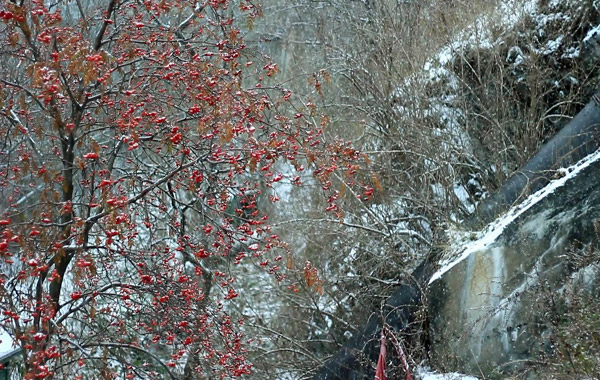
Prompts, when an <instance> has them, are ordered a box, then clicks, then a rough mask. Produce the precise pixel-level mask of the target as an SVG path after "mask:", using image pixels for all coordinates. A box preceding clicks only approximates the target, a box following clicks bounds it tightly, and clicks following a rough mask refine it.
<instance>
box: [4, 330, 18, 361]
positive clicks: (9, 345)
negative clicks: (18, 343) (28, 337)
mask: <svg viewBox="0 0 600 380" xmlns="http://www.w3.org/2000/svg"><path fill="white" fill-rule="evenodd" d="M16 349H17V348H16V347H15V346H14V341H13V339H12V337H11V336H10V335H9V334H8V333H7V332H6V331H1V332H0V357H3V356H5V355H7V354H10V353H11V352H13V351H14V350H16Z"/></svg>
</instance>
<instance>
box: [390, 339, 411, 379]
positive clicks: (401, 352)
mask: <svg viewBox="0 0 600 380" xmlns="http://www.w3.org/2000/svg"><path fill="white" fill-rule="evenodd" d="M384 333H387V334H389V336H390V337H391V338H392V343H393V344H394V347H396V351H398V356H400V360H402V366H403V367H404V372H406V380H413V378H412V376H411V375H410V370H409V368H408V361H407V360H406V355H404V350H403V349H402V345H401V344H400V342H398V339H396V337H395V336H394V334H393V333H392V332H390V331H389V330H388V329H384Z"/></svg>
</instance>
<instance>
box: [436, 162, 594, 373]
mask: <svg viewBox="0 0 600 380" xmlns="http://www.w3.org/2000/svg"><path fill="white" fill-rule="evenodd" d="M599 173H600V163H599V161H596V162H594V163H592V164H590V165H589V166H587V167H586V168H585V169H583V170H581V172H580V173H579V174H578V175H576V176H575V177H573V178H570V179H569V180H568V181H567V182H566V183H565V184H564V185H563V186H562V187H558V188H556V189H555V190H554V192H553V193H551V194H549V195H547V196H546V197H544V198H543V199H541V200H540V201H539V202H537V203H536V204H535V205H533V206H532V207H531V208H529V209H528V210H527V211H525V212H523V213H522V214H521V215H520V216H519V217H517V218H516V219H515V220H514V221H513V222H511V223H510V224H509V225H508V226H507V227H506V228H505V229H504V230H503V232H502V233H501V235H500V236H499V237H498V238H497V239H496V240H495V241H494V242H493V243H491V244H489V245H488V246H487V247H486V248H485V249H482V250H479V251H476V252H473V253H471V254H470V255H469V256H468V257H467V258H466V259H464V260H463V261H461V262H460V263H458V264H457V265H456V266H454V267H453V268H452V269H451V270H449V271H448V272H446V273H445V274H444V275H443V276H442V277H441V279H439V280H437V281H435V282H433V283H432V284H431V293H430V296H429V303H430V315H431V319H432V320H431V335H430V336H431V339H432V351H433V362H434V363H435V364H436V365H437V366H439V367H441V368H442V369H443V368H444V367H446V368H449V369H451V370H459V371H463V372H466V373H470V374H473V375H481V374H484V375H485V376H486V378H489V377H488V376H489V375H490V374H493V373H497V374H498V377H500V378H502V374H503V373H506V372H508V371H511V370H515V369H518V368H519V367H522V366H523V365H525V364H526V363H527V362H528V361H530V360H533V359H535V355H536V354H538V353H539V351H540V349H542V350H543V348H544V346H545V345H547V344H549V342H547V341H546V340H547V339H546V337H547V334H545V332H544V330H545V327H544V323H546V322H547V321H544V320H541V321H540V319H539V315H534V313H533V306H532V305H533V303H534V302H536V301H535V295H536V289H538V288H539V286H540V285H542V284H543V285H544V286H545V287H546V288H549V289H553V291H556V292H560V291H561V289H562V288H564V287H565V286H566V284H567V282H568V280H569V279H570V280H571V282H572V280H573V278H575V277H577V278H579V281H580V282H581V283H582V284H583V285H584V286H585V287H588V288H593V287H595V286H596V285H597V282H598V281H596V277H597V276H596V274H597V272H598V270H597V267H598V263H594V262H591V263H590V262H584V263H581V262H580V263H578V264H577V263H575V262H574V261H573V260H571V259H570V256H569V255H570V253H571V252H573V250H574V249H575V248H574V247H577V248H581V247H588V248H589V247H590V246H591V247H593V249H598V247H597V245H598V244H597V238H598V232H599V231H598V230H599V227H600V176H599ZM548 318H550V316H548ZM547 323H549V322H547Z"/></svg>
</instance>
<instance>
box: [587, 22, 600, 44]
mask: <svg viewBox="0 0 600 380" xmlns="http://www.w3.org/2000/svg"><path fill="white" fill-rule="evenodd" d="M598 33H600V25H596V27H594V28H592V29H590V30H589V31H588V32H587V34H586V35H585V37H584V38H583V43H586V42H588V41H589V40H591V39H592V38H594V37H595V36H596V34H598Z"/></svg>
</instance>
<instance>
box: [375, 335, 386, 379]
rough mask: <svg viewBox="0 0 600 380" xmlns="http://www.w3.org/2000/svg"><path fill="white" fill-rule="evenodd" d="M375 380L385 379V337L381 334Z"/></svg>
mask: <svg viewBox="0 0 600 380" xmlns="http://www.w3.org/2000/svg"><path fill="white" fill-rule="evenodd" d="M375 380H386V377H385V336H384V335H383V334H381V349H380V350H379V360H377V369H376V370H375Z"/></svg>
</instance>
